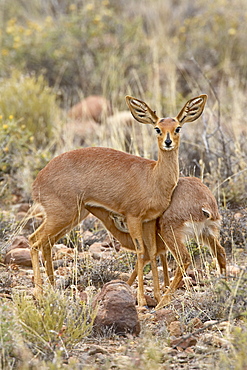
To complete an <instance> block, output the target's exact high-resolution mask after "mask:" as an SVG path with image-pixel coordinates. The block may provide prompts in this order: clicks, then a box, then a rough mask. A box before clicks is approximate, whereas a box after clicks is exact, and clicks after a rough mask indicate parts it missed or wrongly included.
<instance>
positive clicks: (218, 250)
mask: <svg viewBox="0 0 247 370" xmlns="http://www.w3.org/2000/svg"><path fill="white" fill-rule="evenodd" d="M203 241H204V243H205V244H206V245H208V246H209V247H210V249H211V251H212V253H213V255H214V257H216V258H217V261H218V264H219V267H220V272H221V273H222V274H224V275H226V252H225V249H224V248H223V247H222V246H221V245H220V243H219V241H218V239H217V237H215V236H214V235H208V236H207V237H206V238H203Z"/></svg>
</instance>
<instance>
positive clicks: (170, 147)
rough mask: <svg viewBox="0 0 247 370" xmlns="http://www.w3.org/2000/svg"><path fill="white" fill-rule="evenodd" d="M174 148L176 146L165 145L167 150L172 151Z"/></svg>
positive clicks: (164, 147) (164, 148)
mask: <svg viewBox="0 0 247 370" xmlns="http://www.w3.org/2000/svg"><path fill="white" fill-rule="evenodd" d="M172 149H174V146H163V150H166V151H168V152H169V151H170V150H172Z"/></svg>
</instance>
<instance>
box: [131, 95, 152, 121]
mask: <svg viewBox="0 0 247 370" xmlns="http://www.w3.org/2000/svg"><path fill="white" fill-rule="evenodd" d="M125 99H126V103H127V105H128V107H129V110H130V112H131V114H132V116H133V117H134V118H135V119H136V120H137V121H138V122H141V123H149V124H150V123H151V124H152V125H155V124H156V123H157V121H158V120H159V117H158V116H157V115H156V113H155V112H154V111H152V109H150V108H149V106H148V105H147V104H146V103H144V101H142V100H139V99H136V98H133V97H132V96H129V95H127V96H126V97H125Z"/></svg>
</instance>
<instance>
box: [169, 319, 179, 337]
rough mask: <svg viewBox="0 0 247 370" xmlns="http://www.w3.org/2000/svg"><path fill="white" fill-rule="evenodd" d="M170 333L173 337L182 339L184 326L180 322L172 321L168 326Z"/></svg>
mask: <svg viewBox="0 0 247 370" xmlns="http://www.w3.org/2000/svg"><path fill="white" fill-rule="evenodd" d="M168 331H169V333H170V335H171V336H173V337H180V336H181V335H182V334H183V330H182V325H181V323H180V321H172V322H171V323H170V324H169V325H168Z"/></svg>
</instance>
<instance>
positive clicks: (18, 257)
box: [4, 248, 32, 267]
mask: <svg viewBox="0 0 247 370" xmlns="http://www.w3.org/2000/svg"><path fill="white" fill-rule="evenodd" d="M4 263H5V264H6V265H10V264H15V265H19V266H25V267H32V261H31V255H30V249H29V248H15V249H12V250H10V251H9V252H8V253H7V254H6V256H5V258H4Z"/></svg>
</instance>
